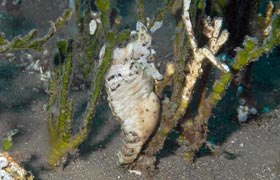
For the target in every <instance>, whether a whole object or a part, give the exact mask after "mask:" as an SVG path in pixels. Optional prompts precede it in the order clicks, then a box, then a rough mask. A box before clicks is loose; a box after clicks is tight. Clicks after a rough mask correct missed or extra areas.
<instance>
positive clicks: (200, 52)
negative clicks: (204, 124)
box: [178, 0, 230, 112]
mask: <svg viewBox="0 0 280 180" xmlns="http://www.w3.org/2000/svg"><path fill="white" fill-rule="evenodd" d="M190 3H191V0H184V5H183V6H184V7H183V9H184V12H183V15H182V19H183V22H184V24H185V28H186V32H187V35H188V38H189V42H190V47H191V49H192V51H193V59H192V60H191V61H190V64H189V71H190V73H189V74H188V75H187V76H186V77H185V86H184V88H183V92H182V102H181V105H180V106H179V109H178V111H180V112H185V108H187V107H188V104H189V101H190V99H191V97H192V94H193V89H194V86H195V83H196V81H197V80H198V79H199V78H200V76H201V74H202V72H203V70H202V67H201V66H202V61H203V60H204V59H205V58H207V59H208V60H209V61H210V62H211V63H212V64H213V65H215V66H216V67H217V68H219V69H220V70H222V71H224V72H229V71H230V69H229V67H228V66H227V65H226V64H224V63H222V62H220V61H219V60H218V58H216V57H215V55H214V54H216V53H217V51H218V50H219V49H220V47H221V46H222V45H223V44H224V43H225V42H226V41H227V39H228V36H229V33H228V32H227V31H226V30H224V31H222V32H221V33H220V31H221V27H222V19H221V18H216V19H214V21H213V22H211V20H210V18H207V19H205V21H204V25H205V27H204V28H205V29H204V34H205V35H206V37H208V38H209V42H208V47H204V48H198V47H197V41H196V39H195V36H194V32H193V28H192V23H191V20H190V15H189V9H190ZM212 24H213V25H212Z"/></svg>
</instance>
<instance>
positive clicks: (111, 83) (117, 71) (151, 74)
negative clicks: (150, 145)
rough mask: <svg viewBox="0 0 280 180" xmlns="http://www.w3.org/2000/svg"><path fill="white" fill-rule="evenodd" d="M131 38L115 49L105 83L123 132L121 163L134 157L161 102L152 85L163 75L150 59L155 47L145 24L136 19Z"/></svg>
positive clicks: (144, 139)
mask: <svg viewBox="0 0 280 180" xmlns="http://www.w3.org/2000/svg"><path fill="white" fill-rule="evenodd" d="M154 29H155V28H154ZM154 29H153V31H155V30H154ZM130 39H131V40H130V41H129V42H128V43H127V44H126V45H125V46H124V47H117V48H115V49H114V51H113V55H112V65H111V67H110V68H109V70H108V72H107V75H106V83H105V85H106V91H107V94H108V101H109V105H110V108H111V110H112V111H113V114H114V115H115V116H116V117H118V119H119V120H120V122H121V125H122V132H123V135H124V138H123V145H122V148H121V150H120V151H119V153H118V158H119V164H121V165H122V164H129V163H132V162H133V161H134V160H135V159H136V158H137V156H138V154H139V153H140V151H141V149H142V147H143V145H144V144H145V142H146V141H147V139H148V138H149V137H150V135H151V134H152V132H153V131H154V129H155V127H156V125H157V123H158V116H159V111H160V102H159V99H158V97H157V96H156V94H155V93H154V92H153V87H154V79H155V80H161V79H162V78H163V76H162V75H161V74H160V73H159V71H158V70H157V69H156V67H155V64H154V62H153V60H154V55H155V51H154V49H152V48H151V43H152V36H151V35H150V34H149V33H148V30H147V28H146V27H145V26H144V25H143V24H142V23H140V22H138V23H137V26H136V31H133V32H131V37H130Z"/></svg>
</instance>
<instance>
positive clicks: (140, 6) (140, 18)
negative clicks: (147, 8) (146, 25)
mask: <svg viewBox="0 0 280 180" xmlns="http://www.w3.org/2000/svg"><path fill="white" fill-rule="evenodd" d="M136 19H137V21H141V22H144V21H145V17H144V3H143V0H137V14H136Z"/></svg>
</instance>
